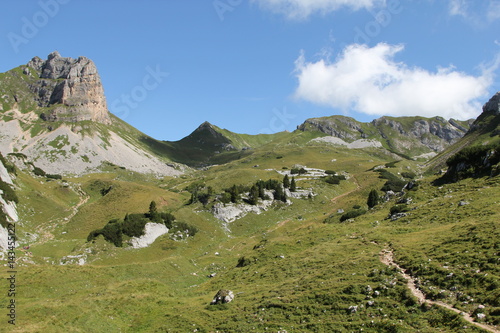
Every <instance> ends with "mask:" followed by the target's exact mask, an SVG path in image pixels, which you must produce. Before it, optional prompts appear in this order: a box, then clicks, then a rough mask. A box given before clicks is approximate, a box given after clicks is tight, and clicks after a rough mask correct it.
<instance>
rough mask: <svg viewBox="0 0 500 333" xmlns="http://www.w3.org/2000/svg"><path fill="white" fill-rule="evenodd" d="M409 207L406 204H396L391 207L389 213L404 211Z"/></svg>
mask: <svg viewBox="0 0 500 333" xmlns="http://www.w3.org/2000/svg"><path fill="white" fill-rule="evenodd" d="M409 210H410V208H409V207H408V206H407V205H396V206H392V207H391V215H394V214H398V213H404V212H407V211H409Z"/></svg>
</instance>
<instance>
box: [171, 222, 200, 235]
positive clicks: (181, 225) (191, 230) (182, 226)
mask: <svg viewBox="0 0 500 333" xmlns="http://www.w3.org/2000/svg"><path fill="white" fill-rule="evenodd" d="M172 229H173V230H172V232H177V231H181V232H184V231H187V233H188V234H189V235H190V236H194V235H196V234H197V233H198V228H196V227H195V226H192V225H190V224H187V223H186V222H176V223H174V225H173V228H172Z"/></svg>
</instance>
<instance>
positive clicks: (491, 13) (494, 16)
mask: <svg viewBox="0 0 500 333" xmlns="http://www.w3.org/2000/svg"><path fill="white" fill-rule="evenodd" d="M498 19H500V1H491V2H490V5H489V7H488V20H489V21H495V20H498Z"/></svg>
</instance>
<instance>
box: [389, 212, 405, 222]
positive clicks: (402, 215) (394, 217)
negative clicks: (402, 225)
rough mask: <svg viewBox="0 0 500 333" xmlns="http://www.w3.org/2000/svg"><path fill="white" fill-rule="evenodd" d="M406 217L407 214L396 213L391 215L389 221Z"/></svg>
mask: <svg viewBox="0 0 500 333" xmlns="http://www.w3.org/2000/svg"><path fill="white" fill-rule="evenodd" d="M406 216H408V214H407V213H396V214H392V215H391V221H396V220H399V219H400V218H403V217H406Z"/></svg>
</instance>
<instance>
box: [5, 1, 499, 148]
mask: <svg viewBox="0 0 500 333" xmlns="http://www.w3.org/2000/svg"><path fill="white" fill-rule="evenodd" d="M0 9H1V10H2V13H4V15H2V16H3V19H2V21H1V22H0V59H1V61H0V72H4V71H7V70H9V69H11V68H14V67H17V66H19V65H21V64H26V63H27V62H28V61H29V60H30V59H31V58H32V57H34V56H39V57H41V58H43V59H45V58H46V57H47V55H48V54H49V53H51V52H52V51H54V50H57V51H59V52H60V54H61V55H62V56H63V57H72V58H77V57H78V56H86V57H88V58H90V59H92V60H93V61H94V62H95V63H96V65H97V67H98V70H99V73H100V75H101V79H102V81H103V84H104V89H105V93H106V97H107V101H108V107H109V109H110V111H111V112H113V113H115V114H117V115H118V116H119V117H121V118H122V119H124V120H125V121H127V122H129V123H130V124H132V125H133V126H135V127H137V128H138V129H140V130H141V131H143V132H145V133H147V134H148V135H151V136H153V137H155V138H157V139H162V140H179V139H181V138H182V137H184V136H186V135H188V134H189V133H190V132H191V131H193V130H194V129H195V128H196V127H197V126H198V125H200V124H201V123H202V122H203V121H209V122H211V123H213V124H215V125H217V126H220V127H223V128H227V129H229V130H231V131H234V132H238V133H249V134H257V133H271V132H277V131H282V130H294V129H295V128H296V126H297V125H299V124H301V123H302V122H303V121H304V120H305V119H307V118H312V117H321V116H330V115H335V114H342V115H348V116H352V117H354V118H356V119H358V120H360V121H370V120H372V119H374V118H377V117H380V116H382V115H393V116H405V115H422V116H434V115H440V116H443V117H445V118H451V117H453V118H456V119H465V118H471V117H476V116H477V115H478V114H479V113H480V111H481V106H482V104H484V103H485V102H486V101H487V100H488V99H489V97H490V96H491V95H493V94H494V93H495V92H497V91H499V90H500V80H499V78H498V74H499V69H498V67H499V65H500V0H490V1H487V0H419V1H417V0H413V1H411V0H406V1H405V0H386V1H383V0H356V1H355V0H248V1H243V0H191V1H181V0H165V1H160V0H156V1H153V0H149V1H131V0H107V1H102V0H100V1H97V0H85V1H83V0H38V1H29V0H24V1H13V0H10V1H2V2H1V4H0Z"/></svg>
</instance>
